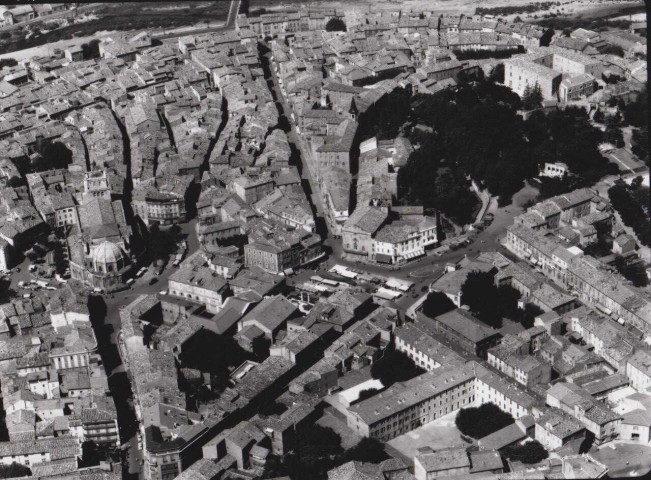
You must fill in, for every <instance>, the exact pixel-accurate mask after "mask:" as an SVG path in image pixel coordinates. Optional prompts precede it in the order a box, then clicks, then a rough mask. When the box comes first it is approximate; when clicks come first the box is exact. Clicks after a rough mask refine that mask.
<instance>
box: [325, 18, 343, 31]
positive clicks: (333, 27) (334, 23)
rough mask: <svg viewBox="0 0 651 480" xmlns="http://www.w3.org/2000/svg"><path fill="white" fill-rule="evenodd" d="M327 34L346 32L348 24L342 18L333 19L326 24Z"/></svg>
mask: <svg viewBox="0 0 651 480" xmlns="http://www.w3.org/2000/svg"><path fill="white" fill-rule="evenodd" d="M325 29H326V32H345V31H346V23H344V21H343V20H342V19H341V18H331V19H330V20H328V23H326V27H325Z"/></svg>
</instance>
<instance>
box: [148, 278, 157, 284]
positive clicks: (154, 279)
mask: <svg viewBox="0 0 651 480" xmlns="http://www.w3.org/2000/svg"><path fill="white" fill-rule="evenodd" d="M156 282H158V278H156V277H153V278H152V279H151V280H149V285H153V284H154V283H156Z"/></svg>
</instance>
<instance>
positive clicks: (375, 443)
mask: <svg viewBox="0 0 651 480" xmlns="http://www.w3.org/2000/svg"><path fill="white" fill-rule="evenodd" d="M389 458H390V457H389V455H387V453H386V451H385V450H384V443H382V442H380V441H379V440H378V439H377V438H370V437H364V438H362V439H361V440H360V441H359V442H357V444H356V445H355V446H353V447H351V448H350V449H348V450H346V452H345V453H344V454H343V455H342V458H341V459H340V460H339V461H338V462H337V463H340V464H344V463H347V462H352V461H356V462H365V463H380V462H383V461H384V460H388V459H389Z"/></svg>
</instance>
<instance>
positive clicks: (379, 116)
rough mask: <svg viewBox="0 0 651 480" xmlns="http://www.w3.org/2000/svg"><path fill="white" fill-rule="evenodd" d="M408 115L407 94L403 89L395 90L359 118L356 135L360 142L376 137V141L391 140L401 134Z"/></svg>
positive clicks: (408, 102)
mask: <svg viewBox="0 0 651 480" xmlns="http://www.w3.org/2000/svg"><path fill="white" fill-rule="evenodd" d="M409 114H410V96H409V93H408V92H407V90H405V89H404V88H397V89H395V90H394V91H393V92H391V93H390V94H388V95H385V96H384V97H382V98H381V99H380V100H378V101H377V102H376V103H375V104H374V105H372V106H371V107H370V108H369V109H368V110H367V111H366V112H364V113H363V114H362V115H361V116H360V119H359V129H358V135H359V136H360V139H362V140H366V139H368V138H371V137H377V138H378V140H386V139H393V138H395V137H397V136H398V134H399V133H400V132H401V128H402V126H403V125H404V124H405V122H406V121H407V120H408V119H409Z"/></svg>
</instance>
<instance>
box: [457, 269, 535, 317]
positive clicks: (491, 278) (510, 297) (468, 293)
mask: <svg viewBox="0 0 651 480" xmlns="http://www.w3.org/2000/svg"><path fill="white" fill-rule="evenodd" d="M494 272H495V271H494V270H492V271H490V272H470V273H469V274H468V277H467V278H466V281H465V282H464V284H463V285H462V286H461V301H462V302H463V303H464V304H465V305H468V307H469V308H470V311H471V312H472V314H473V315H474V316H476V317H477V318H478V319H479V320H481V321H482V322H483V323H485V324H486V325H489V326H491V327H493V328H501V327H502V319H504V318H508V319H510V320H513V321H515V322H518V323H521V324H522V326H523V327H525V328H531V327H532V326H533V323H534V319H535V318H536V317H537V316H538V315H540V314H541V313H543V312H542V310H540V308H538V307H536V306H535V305H530V304H528V305H526V306H525V308H524V310H522V309H520V308H518V300H519V299H520V292H518V291H517V290H516V289H514V288H513V287H511V286H509V285H500V286H499V287H498V286H496V285H495V273H494Z"/></svg>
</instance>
